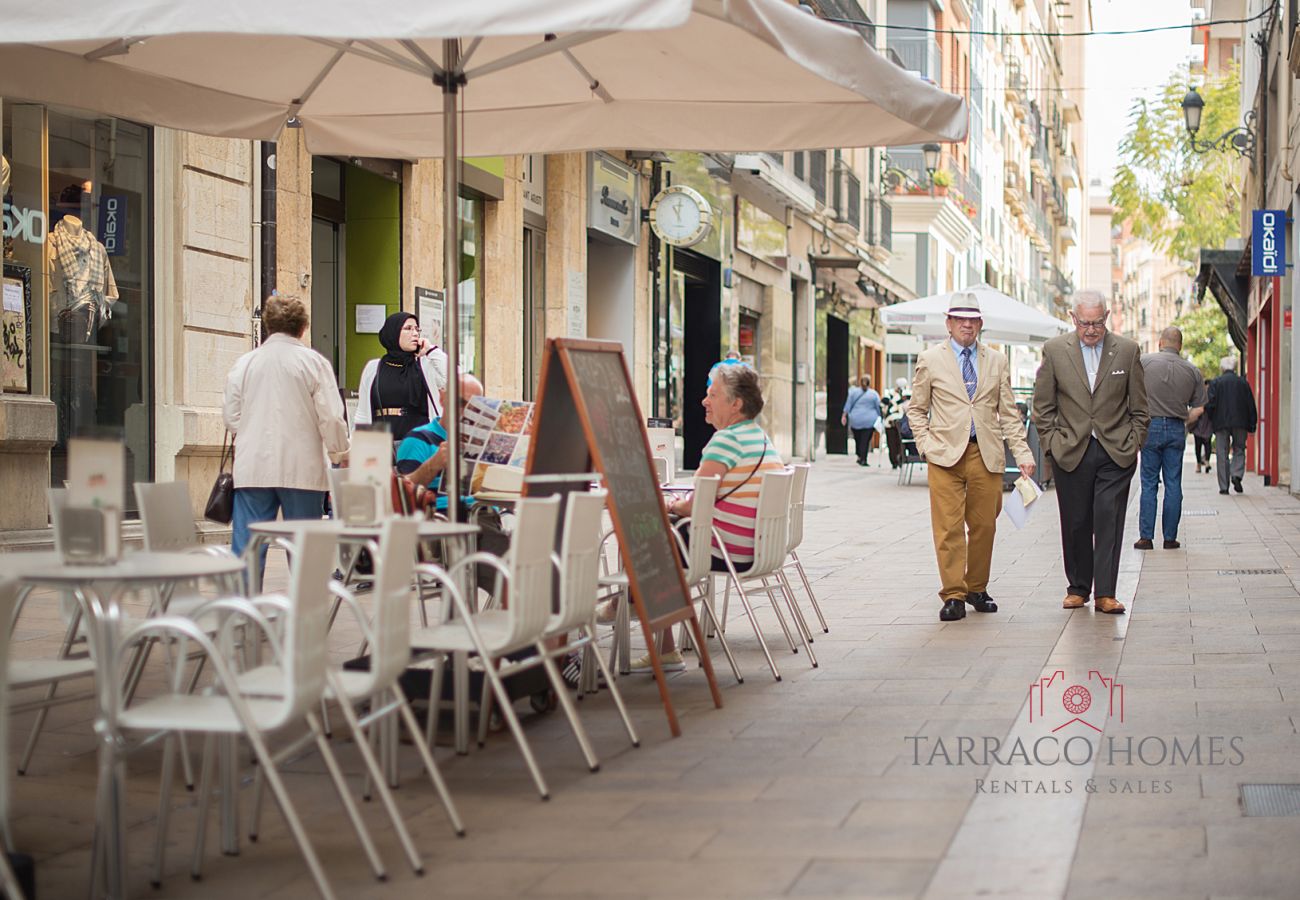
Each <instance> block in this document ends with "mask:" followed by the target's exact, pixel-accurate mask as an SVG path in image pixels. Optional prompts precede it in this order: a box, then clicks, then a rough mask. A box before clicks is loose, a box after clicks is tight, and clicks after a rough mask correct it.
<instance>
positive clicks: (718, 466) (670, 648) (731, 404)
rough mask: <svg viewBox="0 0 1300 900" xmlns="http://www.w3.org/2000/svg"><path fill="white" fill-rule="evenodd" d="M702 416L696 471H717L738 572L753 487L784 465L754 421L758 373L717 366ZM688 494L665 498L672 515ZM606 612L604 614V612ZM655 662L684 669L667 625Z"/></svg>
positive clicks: (726, 538)
mask: <svg viewBox="0 0 1300 900" xmlns="http://www.w3.org/2000/svg"><path fill="white" fill-rule="evenodd" d="M703 403H704V420H705V421H706V422H708V423H709V424H710V425H712V426H713V427H714V428H715V429H717V431H716V432H715V433H714V435H713V437H712V438H710V439H709V442H708V444H706V445H705V447H704V452H703V455H702V456H701V457H700V466H699V468H698V469H696V470H695V473H696V475H700V476H703V477H705V478H709V477H712V476H715V475H717V476H721V478H722V482H721V484H719V485H718V498H717V500H716V501H715V503H714V512H713V522H714V527H716V528H717V530H718V532H719V533H721V534H722V535H723V543H724V545H725V547H726V552H727V555H728V556H729V557H730V558H731V562H732V564H733V565H734V566H735V567H736V571H737V572H744V571H746V570H747V569H748V568H749V567H750V566H752V565H753V563H754V527H755V519H756V518H757V517H758V492H759V488H760V487H761V485H762V481H763V474H764V473H765V472H770V471H777V472H779V471H781V470H783V469H784V467H785V464H784V463H783V462H782V460H781V455H780V454H779V453H777V451H776V448H775V447H774V446H772V441H771V439H770V438H768V436H767V434H766V433H765V432H764V431H763V429H762V428H761V427H760V426H759V424H758V423H757V422H755V421H754V420H755V419H756V418H757V417H758V414H759V413H761V412H762V411H763V393H762V390H761V389H760V388H759V383H758V373H757V372H755V371H754V369H753V368H752V367H750V366H748V365H746V364H744V363H737V364H733V365H727V366H718V367H715V368H714V370H713V382H712V383H711V384H710V385H709V389H708V392H707V393H706V394H705V395H704V401H703ZM692 499H693V498H692V497H682V498H679V499H673V500H669V501H668V512H669V513H670V514H671V515H674V516H689V515H690V514H691V502H692ZM713 570H714V571H715V572H725V571H727V566H726V563H725V562H724V560H723V555H722V548H720V547H718V546H716V545H715V546H714V548H713ZM606 616H608V613H606ZM660 647H661V649H662V655H661V657H660V662H661V663H662V665H663V668H664V670H665V671H681V670H682V669H684V668H685V664H684V663H683V662H682V654H681V651H680V650H677V649H676V647H675V645H674V640H673V631H672V629H671V628H669V629H666V630H665V631H664V632H663V639H662V641H661V642H660ZM632 671H633V672H650V671H652V669H651V666H650V655H649V654H648V653H647V654H646V655H645V656H643V657H641V658H640V659H638V660H636V661H635V662H633V663H632Z"/></svg>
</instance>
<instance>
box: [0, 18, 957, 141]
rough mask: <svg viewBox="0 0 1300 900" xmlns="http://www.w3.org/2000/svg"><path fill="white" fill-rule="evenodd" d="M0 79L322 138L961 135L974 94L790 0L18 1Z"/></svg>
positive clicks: (234, 128)
mask: <svg viewBox="0 0 1300 900" xmlns="http://www.w3.org/2000/svg"><path fill="white" fill-rule="evenodd" d="M0 22H3V23H4V27H3V29H0V96H8V97H16V98H22V99H26V100H36V101H43V102H48V103H55V104H62V105H68V106H77V107H82V108H87V109H92V110H95V111H97V112H101V113H105V114H110V115H115V116H120V117H123V118H130V119H136V120H140V121H144V122H148V123H150V124H154V125H164V126H168V127H172V128H179V129H184V130H187V131H198V132H202V133H205V134H214V135H218V136H226V137H239V138H252V139H258V140H273V139H275V138H276V136H277V135H278V134H279V132H280V130H281V128H283V127H284V125H285V123H286V122H287V121H288V120H289V119H290V118H291V117H296V120H297V123H301V125H302V127H303V128H304V129H305V139H306V143H307V147H308V149H309V150H311V152H313V153H318V154H349V155H358V156H386V157H399V158H408V159H419V158H431V157H440V156H443V155H444V146H443V143H444V142H443V126H444V123H443V108H444V104H443V93H442V88H441V86H440V84H439V83H438V80H437V76H439V75H440V73H441V71H442V67H443V60H444V55H443V53H444V45H443V42H444V40H445V39H450V38H457V39H460V40H461V55H462V57H463V60H464V62H463V65H462V66H460V67H459V68H461V69H462V70H463V73H464V76H465V79H466V81H465V83H464V84H463V86H462V87H461V89H460V92H459V98H458V105H457V115H458V116H459V117H460V119H461V121H460V123H459V124H460V125H461V126H462V131H463V138H462V143H461V146H460V148H459V150H460V152H461V153H462V154H463V155H467V156H488V155H504V154H513V153H522V152H529V153H550V152H563V151H574V150H588V149H593V148H600V147H622V148H628V149H644V150H650V149H689V150H704V151H708V150H782V149H798V148H806V147H856V146H888V145H896V144H906V143H918V142H921V141H958V140H961V139H963V138H964V137H965V134H966V106H965V104H964V102H963V101H962V99H961V98H960V97H957V96H955V95H952V94H948V93H946V92H944V91H942V90H940V89H938V88H936V87H934V86H933V85H930V84H928V83H926V82H923V81H921V80H920V79H919V78H917V77H916V76H915V75H913V74H911V73H909V72H907V71H905V70H903V69H901V68H899V67H897V66H895V65H894V64H892V63H891V62H889V61H888V60H887V59H885V58H884V57H883V56H881V55H880V54H879V53H877V52H875V51H874V50H873V49H871V48H870V47H869V46H868V45H867V44H866V42H865V41H864V40H863V38H862V36H861V35H860V34H859V33H858V32H857V31H855V30H853V29H850V28H845V27H842V26H837V25H832V24H829V23H826V22H823V21H821V20H819V19H817V18H815V17H813V16H811V15H808V14H807V13H804V12H802V11H800V10H799V9H797V8H795V7H793V6H790V5H788V4H787V3H785V2H782V0H693V2H692V0H549V2H547V0H473V2H455V3H453V2H445V0H444V2H431V0H387V2H384V3H378V4H361V3H354V2H349V3H339V2H328V0H295V2H276V0H269V2H268V0H223V2H220V3H213V2H211V0H136V2H132V3H129V4H121V3H102V2H94V3H92V2H86V0H42V2H40V3H33V2H31V0H0Z"/></svg>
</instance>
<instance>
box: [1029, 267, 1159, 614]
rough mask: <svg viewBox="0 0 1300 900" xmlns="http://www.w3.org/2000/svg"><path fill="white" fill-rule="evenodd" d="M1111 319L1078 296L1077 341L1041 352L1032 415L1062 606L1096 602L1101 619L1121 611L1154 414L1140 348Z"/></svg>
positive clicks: (1092, 299) (1096, 297)
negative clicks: (1111, 328)
mask: <svg viewBox="0 0 1300 900" xmlns="http://www.w3.org/2000/svg"><path fill="white" fill-rule="evenodd" d="M1107 312H1108V310H1107V305H1106V298H1105V296H1103V295H1102V294H1100V293H1098V292H1097V291H1081V292H1079V293H1078V294H1076V295H1075V301H1074V310H1073V311H1072V312H1071V314H1070V315H1071V317H1072V318H1073V319H1074V328H1075V332H1074V334H1063V335H1060V336H1059V337H1054V338H1052V339H1051V340H1050V341H1048V342H1047V343H1046V344H1044V345H1043V364H1042V366H1040V367H1039V369H1038V378H1037V380H1036V381H1035V383H1034V403H1033V417H1034V424H1035V425H1036V426H1037V427H1038V434H1039V438H1040V442H1041V446H1042V448H1043V452H1045V453H1046V454H1047V455H1048V456H1050V457H1051V458H1052V471H1053V472H1054V473H1055V478H1056V489H1057V507H1058V509H1059V512H1060V516H1061V547H1062V550H1063V555H1064V557H1065V577H1066V580H1067V581H1068V583H1069V587H1068V588H1067V591H1066V595H1065V601H1064V602H1063V603H1062V604H1061V606H1062V607H1063V608H1065V609H1078V608H1079V607H1081V606H1084V605H1085V604H1087V602H1088V599H1089V597H1090V596H1095V597H1096V608H1097V610H1098V611H1099V612H1104V613H1111V614H1119V613H1123V612H1124V611H1125V610H1124V604H1122V603H1120V602H1119V601H1118V600H1116V599H1115V585H1116V583H1117V581H1118V579H1119V554H1120V542H1121V541H1122V540H1123V537H1124V514H1125V510H1126V508H1127V506H1128V492H1129V487H1130V485H1131V483H1132V481H1133V472H1134V470H1135V469H1136V468H1137V453H1138V448H1139V447H1141V446H1142V445H1143V443H1144V442H1145V441H1146V437H1147V427H1148V425H1149V423H1150V417H1149V415H1148V413H1147V395H1146V386H1145V384H1144V382H1143V375H1142V355H1141V350H1140V349H1139V347H1138V345H1137V342H1136V341H1131V340H1129V339H1128V338H1124V337H1120V336H1119V335H1117V334H1110V333H1108V332H1107V331H1106V316H1107Z"/></svg>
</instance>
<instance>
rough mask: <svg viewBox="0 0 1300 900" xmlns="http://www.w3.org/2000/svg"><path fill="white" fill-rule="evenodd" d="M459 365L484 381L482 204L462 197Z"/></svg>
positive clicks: (477, 199) (470, 196)
mask: <svg viewBox="0 0 1300 900" xmlns="http://www.w3.org/2000/svg"><path fill="white" fill-rule="evenodd" d="M459 209H460V295H459V298H458V302H459V306H460V365H461V368H463V369H464V370H465V371H466V372H473V373H474V375H475V376H477V377H478V378H480V379H481V378H482V377H483V260H484V253H483V200H482V198H480V197H477V196H473V195H470V194H466V193H462V194H461V195H460V203H459Z"/></svg>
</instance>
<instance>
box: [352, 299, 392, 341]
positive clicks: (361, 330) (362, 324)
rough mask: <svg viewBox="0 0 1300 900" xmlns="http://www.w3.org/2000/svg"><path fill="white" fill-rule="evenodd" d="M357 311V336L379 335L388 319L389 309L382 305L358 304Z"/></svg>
mask: <svg viewBox="0 0 1300 900" xmlns="http://www.w3.org/2000/svg"><path fill="white" fill-rule="evenodd" d="M356 309H357V322H356V330H357V334H379V329H381V328H383V327H384V320H385V319H387V318H388V307H387V306H384V305H383V304H381V303H375V304H370V303H358V304H357V307H356Z"/></svg>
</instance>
